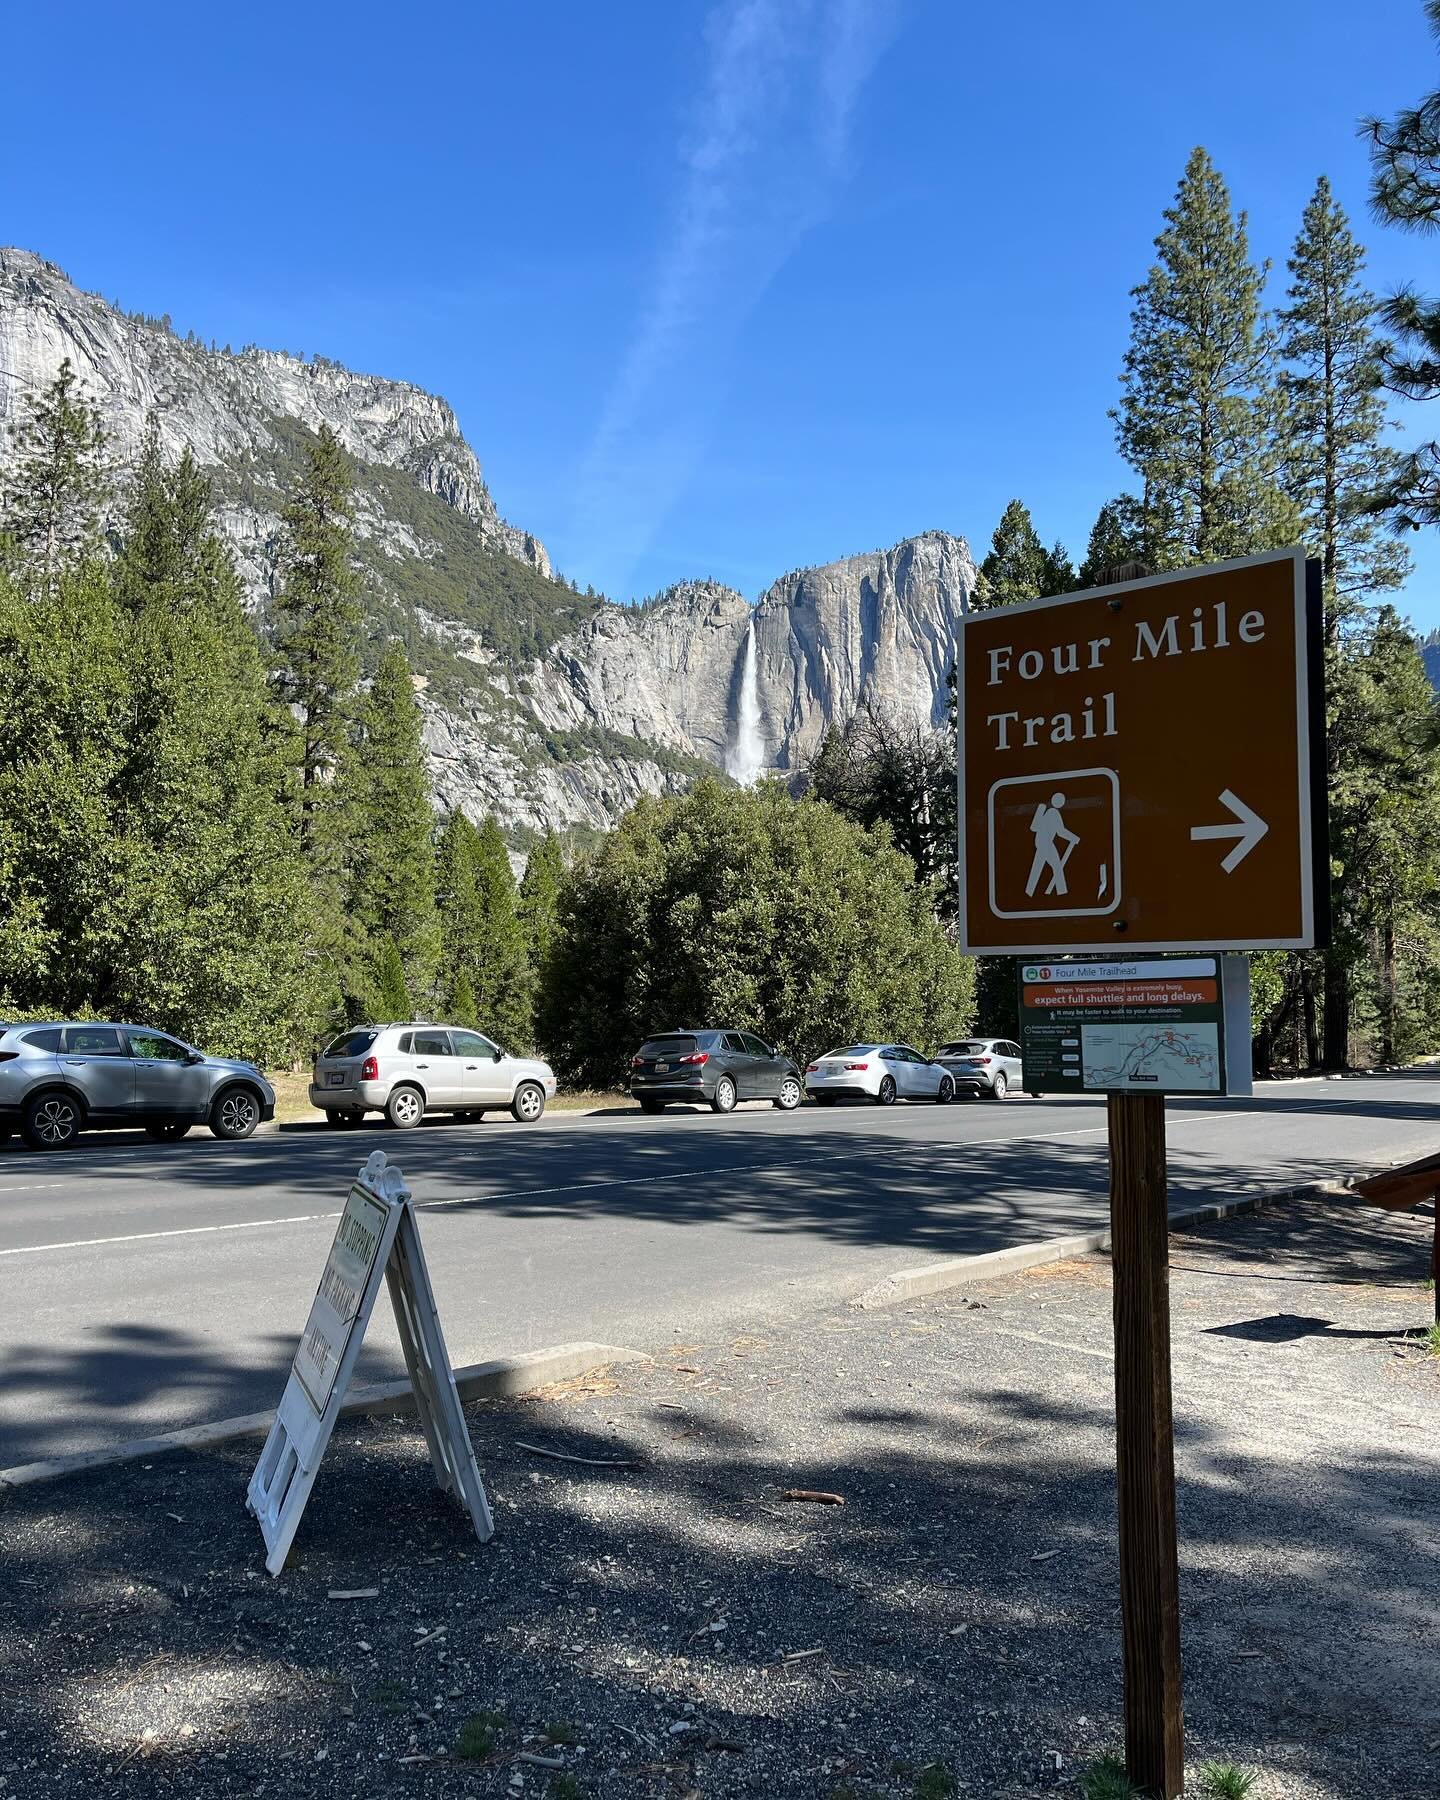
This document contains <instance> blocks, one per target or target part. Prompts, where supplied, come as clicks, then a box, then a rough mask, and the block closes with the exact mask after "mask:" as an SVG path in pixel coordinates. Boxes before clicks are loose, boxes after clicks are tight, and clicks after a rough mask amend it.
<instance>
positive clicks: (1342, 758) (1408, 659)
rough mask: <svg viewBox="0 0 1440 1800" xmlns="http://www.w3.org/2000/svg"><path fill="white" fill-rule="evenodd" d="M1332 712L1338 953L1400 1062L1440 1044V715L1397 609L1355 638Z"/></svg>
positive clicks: (1335, 664) (1383, 1042)
mask: <svg viewBox="0 0 1440 1800" xmlns="http://www.w3.org/2000/svg"><path fill="white" fill-rule="evenodd" d="M1330 709H1331V718H1332V723H1331V730H1330V743H1331V746H1332V757H1333V762H1334V769H1333V771H1332V774H1331V780H1330V808H1331V856H1332V866H1333V868H1334V875H1335V879H1334V881H1333V882H1332V891H1333V893H1334V895H1335V901H1336V908H1335V912H1336V916H1335V941H1336V947H1337V949H1338V950H1339V951H1340V952H1341V953H1343V954H1345V955H1346V956H1347V960H1348V961H1349V962H1350V964H1351V966H1352V967H1353V969H1354V971H1355V979H1356V982H1357V984H1358V985H1359V986H1360V987H1361V989H1362V992H1361V993H1360V994H1358V995H1357V1000H1358V1001H1359V1002H1360V1003H1361V1004H1362V1006H1363V1007H1365V1008H1368V1010H1369V1012H1370V1013H1371V1015H1372V1016H1373V1017H1374V1020H1375V1025H1376V1035H1377V1039H1378V1050H1379V1055H1380V1059H1381V1060H1382V1061H1385V1062H1393V1061H1396V1060H1397V1059H1399V1058H1401V1057H1403V1056H1405V1055H1408V1054H1410V1053H1412V1052H1413V1051H1414V1050H1415V1049H1416V1048H1418V1047H1421V1045H1422V1044H1423V1045H1424V1046H1425V1047H1428V1045H1429V1043H1431V1042H1433V1036H1432V1035H1431V1034H1432V1033H1433V1030H1434V1026H1435V1023H1436V1014H1437V1011H1440V972H1437V971H1440V928H1437V918H1436V911H1437V906H1436V901H1437V892H1440V706H1437V701H1436V697H1435V693H1434V690H1433V689H1432V687H1431V685H1430V681H1429V678H1428V677H1427V676H1426V674H1425V667H1424V664H1423V662H1422V661H1421V658H1420V655H1419V652H1418V650H1417V648H1416V645H1415V639H1414V635H1413V633H1412V632H1411V631H1410V629H1409V627H1408V625H1407V624H1406V622H1405V621H1404V620H1403V619H1401V618H1400V617H1399V615H1398V614H1397V613H1396V612H1395V611H1394V609H1393V608H1391V607H1389V606H1383V607H1381V608H1379V609H1378V610H1377V611H1376V612H1375V613H1374V614H1373V615H1372V616H1369V617H1366V618H1364V619H1363V620H1361V621H1359V622H1358V623H1357V624H1356V625H1355V626H1354V627H1353V628H1352V629H1351V631H1350V632H1349V633H1348V634H1347V638H1346V641H1345V644H1344V646H1343V652H1342V654H1341V655H1339V656H1337V657H1335V658H1333V659H1332V663H1331V691H1330Z"/></svg>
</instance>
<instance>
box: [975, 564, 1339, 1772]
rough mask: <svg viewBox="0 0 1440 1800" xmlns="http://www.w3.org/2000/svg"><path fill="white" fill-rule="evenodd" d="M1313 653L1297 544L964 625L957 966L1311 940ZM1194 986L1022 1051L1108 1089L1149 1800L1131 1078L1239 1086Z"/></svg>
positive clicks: (1156, 1603) (1224, 1020)
mask: <svg viewBox="0 0 1440 1800" xmlns="http://www.w3.org/2000/svg"><path fill="white" fill-rule="evenodd" d="M1322 641H1323V640H1322V625H1321V606H1320V582H1319V570H1318V566H1316V565H1314V564H1310V565H1307V564H1306V562H1305V559H1304V556H1303V553H1302V552H1301V551H1299V550H1286V551H1275V552H1271V553H1267V554H1265V555H1263V556H1254V557H1246V558H1242V559H1240V560H1238V561H1235V562H1229V563H1220V564H1216V565H1214V566H1213V567H1210V568H1203V569H1185V570H1181V571H1179V572H1177V573H1175V574H1171V575H1162V576H1146V577H1143V578H1141V579H1139V580H1134V581H1131V580H1123V581H1114V582H1106V583H1104V584H1102V585H1101V586H1100V587H1099V588H1096V589H1092V590H1089V591H1087V592H1085V593H1080V594H1070V595H1065V596H1063V597H1061V598H1057V599H1052V600H1036V601H1031V602H1027V603H1024V604H1022V605H1019V606H1008V607H997V608H995V609H994V610H992V611H989V612H983V613H970V614H967V615H966V616H965V617H964V618H963V619H962V620H961V622H960V628H959V637H958V652H957V658H956V693H957V702H958V736H959V746H958V748H959V754H958V756H957V764H958V782H959V794H958V802H959V867H960V892H959V896H958V902H959V904H958V921H959V939H960V947H961V949H962V950H966V951H968V952H969V953H970V954H971V955H978V956H996V955H999V956H1004V955H1010V956H1015V957H1020V958H1023V959H1032V958H1033V959H1035V960H1036V962H1037V963H1038V964H1041V965H1050V966H1048V967H1046V968H1044V971H1043V972H1044V979H1045V980H1046V981H1050V980H1051V979H1052V978H1054V979H1056V980H1063V979H1064V973H1063V971H1064V970H1065V969H1067V968H1070V970H1071V974H1072V977H1073V974H1074V971H1073V966H1072V965H1066V964H1064V963H1061V964H1059V965H1058V966H1055V965H1056V959H1057V958H1065V957H1072V956H1078V957H1084V956H1086V955H1092V956H1095V955H1098V956H1107V957H1112V958H1113V957H1115V956H1117V954H1118V955H1121V956H1125V957H1155V956H1160V957H1164V956H1170V955H1177V954H1178V955H1182V956H1183V955H1188V954H1191V953H1194V954H1198V955H1200V956H1209V957H1212V958H1213V957H1215V956H1216V955H1217V954H1218V953H1220V952H1224V951H1240V950H1254V949H1272V948H1273V949H1296V950H1299V949H1309V948H1311V947H1313V946H1316V945H1319V944H1323V943H1324V942H1325V937H1326V924H1327V918H1328V913H1327V900H1328V891H1329V889H1328V841H1327V831H1326V823H1325V784H1324V769H1323V760H1322V753H1323V745H1324V737H1325V730H1324V723H1325V713H1324V686H1323V684H1324V673H1323V671H1324V660H1323V653H1322ZM1102 974H1103V972H1102ZM1214 975H1215V971H1214V969H1213V968H1211V969H1209V970H1208V971H1207V972H1206V973H1205V974H1204V975H1203V977H1202V981H1203V984H1204V988H1205V991H1204V992H1203V993H1199V994H1197V993H1191V994H1188V995H1186V994H1182V993H1172V994H1171V995H1170V996H1169V998H1168V999H1166V998H1164V997H1163V996H1161V997H1155V998H1152V999H1151V1000H1149V1001H1147V1002H1146V1005H1147V1006H1150V1007H1151V1008H1152V1010H1156V1009H1158V1012H1159V1013H1160V1014H1162V1015H1163V1014H1166V1013H1168V1012H1169V1011H1173V1010H1175V1009H1176V1008H1179V1011H1180V1014H1183V1013H1184V1012H1185V1010H1186V1008H1187V1007H1188V1008H1189V1009H1190V1021H1191V1022H1190V1025H1189V1027H1188V1028H1184V1029H1181V1028H1180V1026H1183V1019H1180V1020H1179V1024H1178V1025H1177V1023H1176V1022H1175V1021H1166V1020H1163V1019H1162V1020H1158V1021H1157V1022H1159V1023H1160V1024H1161V1030H1160V1032H1159V1035H1158V1039H1157V1041H1156V1042H1155V1043H1154V1044H1149V1043H1147V1042H1146V1041H1142V1040H1140V1039H1136V1038H1135V1037H1133V1036H1131V1037H1129V1038H1128V1039H1127V1029H1128V1027H1129V1026H1130V1025H1132V1024H1134V1023H1135V1021H1134V1018H1133V1016H1129V1015H1127V1016H1126V1017H1123V1018H1121V1019H1120V1020H1119V1021H1118V1023H1119V1025H1120V1026H1121V1027H1122V1028H1121V1029H1118V1030H1109V1031H1105V1032H1093V1033H1092V1040H1093V1041H1092V1044H1091V1045H1090V1046H1089V1047H1088V1048H1087V1046H1086V1044H1085V1037H1086V1032H1085V1029H1084V1025H1083V1023H1082V1022H1081V1021H1082V1019H1083V1007H1082V1010H1081V1012H1079V1013H1077V1015H1076V1022H1075V1027H1074V1029H1073V1030H1071V1031H1066V1030H1056V1029H1051V1028H1048V1027H1047V1028H1046V1029H1045V1030H1043V1031H1039V1032H1038V1033H1037V1034H1036V1040H1035V1048H1036V1051H1037V1052H1038V1051H1040V1050H1043V1052H1044V1055H1045V1056H1046V1058H1048V1059H1050V1060H1049V1063H1048V1067H1049V1068H1050V1072H1051V1074H1052V1075H1053V1077H1054V1079H1055V1080H1056V1081H1057V1082H1060V1083H1062V1084H1063V1082H1064V1081H1065V1079H1067V1076H1069V1075H1070V1074H1071V1073H1072V1072H1073V1073H1074V1074H1075V1075H1076V1078H1077V1079H1078V1078H1079V1077H1080V1076H1081V1075H1083V1072H1084V1070H1085V1069H1086V1067H1087V1066H1088V1067H1089V1068H1090V1070H1091V1071H1092V1077H1093V1078H1092V1079H1091V1080H1089V1081H1088V1082H1085V1083H1084V1084H1083V1085H1085V1086H1088V1088H1089V1089H1090V1091H1091V1092H1099V1091H1104V1092H1105V1093H1106V1109H1107V1114H1108V1128H1109V1151H1110V1221H1111V1245H1112V1248H1111V1256H1112V1264H1113V1279H1114V1329H1115V1423H1116V1477H1117V1482H1116V1485H1117V1515H1118V1529H1119V1539H1120V1567H1121V1576H1120V1591H1121V1612H1122V1622H1123V1637H1124V1663H1125V1749H1126V1763H1127V1772H1128V1774H1129V1776H1130V1779H1131V1780H1132V1781H1133V1782H1134V1783H1136V1785H1137V1786H1139V1787H1141V1788H1143V1789H1145V1790H1147V1791H1150V1792H1153V1793H1155V1794H1158V1795H1160V1796H1162V1800H1173V1796H1176V1795H1178V1794H1179V1793H1180V1792H1181V1788H1182V1786H1183V1782H1184V1761H1185V1744H1184V1726H1183V1710H1182V1698H1181V1680H1180V1599H1179V1571H1178V1554H1177V1546H1176V1526H1175V1449H1174V1425H1173V1419H1172V1411H1171V1393H1170V1301H1169V1264H1168V1254H1169V1251H1168V1202H1167V1196H1166V1179H1165V1101H1164V1095H1163V1091H1153V1090H1152V1091H1146V1089H1145V1088H1143V1087H1142V1085H1141V1083H1142V1081H1146V1080H1148V1079H1149V1078H1150V1077H1151V1076H1152V1075H1156V1074H1158V1072H1159V1071H1161V1070H1162V1069H1165V1068H1167V1067H1168V1068H1171V1069H1174V1070H1177V1071H1179V1075H1178V1076H1177V1079H1183V1080H1188V1081H1191V1082H1194V1083H1195V1084H1196V1085H1204V1084H1207V1083H1208V1082H1209V1080H1210V1079H1211V1076H1210V1074H1209V1071H1211V1070H1215V1071H1221V1070H1224V1071H1228V1072H1229V1077H1231V1078H1234V1080H1235V1086H1234V1087H1232V1085H1231V1079H1230V1078H1227V1076H1225V1075H1222V1076H1221V1079H1222V1080H1223V1081H1224V1087H1223V1091H1225V1092H1231V1091H1236V1089H1237V1088H1238V1087H1239V1078H1240V1075H1241V1071H1242V1070H1243V1071H1244V1080H1245V1081H1246V1082H1247V1083H1248V1065H1247V1063H1246V1057H1245V1051H1246V1045H1245V1040H1244V1035H1243V1034H1244V1027H1245V1026H1246V1025H1247V1024H1248V1005H1246V1004H1245V1000H1244V997H1243V989H1244V984H1243V982H1241V981H1239V980H1238V978H1237V975H1236V972H1235V969H1234V965H1233V964H1232V963H1231V961H1230V959H1229V958H1226V959H1224V962H1223V964H1222V966H1221V968H1220V970H1219V976H1220V981H1219V988H1218V990H1217V991H1216V993H1215V994H1214V995H1212V992H1211V990H1212V988H1215V982H1214V979H1213V978H1214ZM1147 979H1148V980H1149V981H1150V983H1151V988H1152V990H1154V989H1155V988H1156V984H1157V983H1158V984H1159V985H1160V986H1163V985H1164V984H1165V983H1166V982H1172V983H1173V982H1175V981H1177V980H1178V979H1179V971H1178V970H1172V971H1169V972H1168V973H1166V974H1164V975H1161V976H1158V977H1157V976H1154V975H1153V974H1152V975H1151V976H1150V977H1148V978H1147ZM1222 993H1223V995H1224V997H1225V1001H1226V1007H1227V1010H1226V1011H1225V1012H1224V1013H1223V1014H1220V1015H1217V1016H1216V1017H1215V1018H1214V1019H1212V1018H1210V1017H1209V1016H1208V1015H1207V1014H1206V1013H1205V1010H1204V1009H1206V1008H1209V1007H1211V1006H1212V1004H1213V1001H1214V1000H1215V999H1218V998H1220V997H1221V995H1222ZM1231 996H1233V998H1231ZM1091 998H1092V999H1093V996H1091ZM1083 999H1084V996H1077V995H1073V994H1066V995H1064V996H1062V997H1060V998H1059V999H1058V1000H1056V1001H1055V1002H1054V1005H1055V1006H1056V1008H1057V1009H1063V1008H1065V1007H1070V1008H1074V1007H1076V1006H1079V1005H1080V1003H1081V1001H1083ZM1197 1008H1198V1009H1200V1010H1198V1011H1197V1010H1196V1009H1197ZM1092 1018H1093V1015H1092ZM1052 1024H1053V1015H1052ZM1222 1032H1223V1055H1222V1053H1221V1052H1222ZM1212 1036H1213V1037H1214V1039H1215V1043H1214V1050H1213V1053H1212V1051H1211V1043H1210V1040H1211V1038H1212ZM1117 1047H1119V1048H1120V1049H1121V1050H1122V1052H1123V1053H1122V1054H1119V1055H1117V1054H1115V1051H1116V1048H1117ZM1092 1052H1093V1054H1092ZM1087 1059H1088V1060H1087ZM1027 1085H1028V1084H1027ZM1158 1086H1159V1082H1158V1080H1157V1087H1158ZM1212 1091H1213V1090H1212Z"/></svg>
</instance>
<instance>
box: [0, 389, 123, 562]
mask: <svg viewBox="0 0 1440 1800" xmlns="http://www.w3.org/2000/svg"><path fill="white" fill-rule="evenodd" d="M11 436H12V443H11V456H10V460H9V465H8V468H7V471H6V475H5V481H4V487H3V489H0V526H3V529H4V534H5V539H6V544H5V560H8V561H11V562H13V564H14V565H15V567H16V568H17V569H18V571H19V572H20V575H21V579H22V582H23V584H24V585H25V586H26V588H27V589H28V590H30V591H32V592H39V593H42V594H45V595H53V594H54V593H55V592H56V589H57V587H58V584H59V581H60V578H61V574H62V572H63V571H64V570H65V569H66V568H67V567H69V566H71V565H73V564H74V563H75V562H76V561H77V560H78V559H80V558H81V557H83V556H85V555H87V554H88V553H90V552H92V551H94V550H95V549H96V548H97V547H98V544H99V538H100V514H101V509H102V507H103V506H104V503H105V499H106V496H107V492H108V483H107V477H106V473H105V470H104V467H103V464H102V456H103V453H104V447H105V434H104V432H103V431H102V430H101V428H100V415H99V413H98V412H97V411H96V410H95V408H94V407H93V406H91V405H90V404H89V402H88V401H86V400H85V398H84V397H83V395H82V394H81V392H80V387H79V381H78V378H77V376H76V374H75V371H74V369H73V367H72V366H71V363H70V359H69V357H68V356H67V357H66V358H65V360H64V361H63V362H62V363H61V364H60V369H59V373H58V374H57V375H56V377H55V379H54V381H53V382H51V384H50V386H49V387H48V388H47V389H46V390H45V392H44V393H43V394H42V395H41V396H40V397H39V398H37V399H34V400H32V401H31V403H30V404H29V406H28V407H27V408H26V409H25V411H24V412H23V413H22V414H21V416H20V418H19V420H18V421H17V423H16V424H15V425H14V426H13V427H12V432H11Z"/></svg>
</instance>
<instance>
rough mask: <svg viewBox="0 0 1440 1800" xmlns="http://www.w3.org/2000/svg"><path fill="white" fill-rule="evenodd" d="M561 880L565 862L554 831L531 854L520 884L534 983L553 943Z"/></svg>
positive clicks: (543, 838)
mask: <svg viewBox="0 0 1440 1800" xmlns="http://www.w3.org/2000/svg"><path fill="white" fill-rule="evenodd" d="M564 880H565V858H564V855H563V853H562V852H561V849H560V840H559V838H557V837H556V836H555V834H554V832H553V831H547V832H546V833H545V835H544V837H542V838H541V839H540V841H539V843H538V844H536V846H535V848H534V849H533V850H532V851H531V852H530V855H529V858H528V859H527V861H526V864H525V873H524V875H523V876H522V878H521V881H520V902H519V911H520V925H521V929H522V930H523V931H524V933H525V944H526V948H527V950H528V951H529V955H530V967H531V971H532V973H533V974H534V975H535V976H536V977H537V979H538V976H539V972H540V970H541V969H542V968H543V967H544V963H545V958H546V957H547V956H548V955H549V953H550V946H551V944H552V943H553V942H554V938H555V929H556V919H557V916H558V911H559V906H560V888H561V885H562V884H563V882H564Z"/></svg>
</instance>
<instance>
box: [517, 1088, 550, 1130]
mask: <svg viewBox="0 0 1440 1800" xmlns="http://www.w3.org/2000/svg"><path fill="white" fill-rule="evenodd" d="M544 1110H545V1090H544V1088H542V1087H541V1085H540V1083H539V1082H538V1081H522V1082H521V1083H520V1085H519V1087H518V1088H516V1090H515V1098H514V1100H513V1101H511V1103H510V1111H511V1114H512V1116H513V1117H514V1118H515V1119H516V1120H518V1121H519V1123H520V1124H521V1125H533V1124H534V1123H535V1121H536V1120H537V1119H538V1118H539V1117H540V1115H541V1113H543V1112H544Z"/></svg>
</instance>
